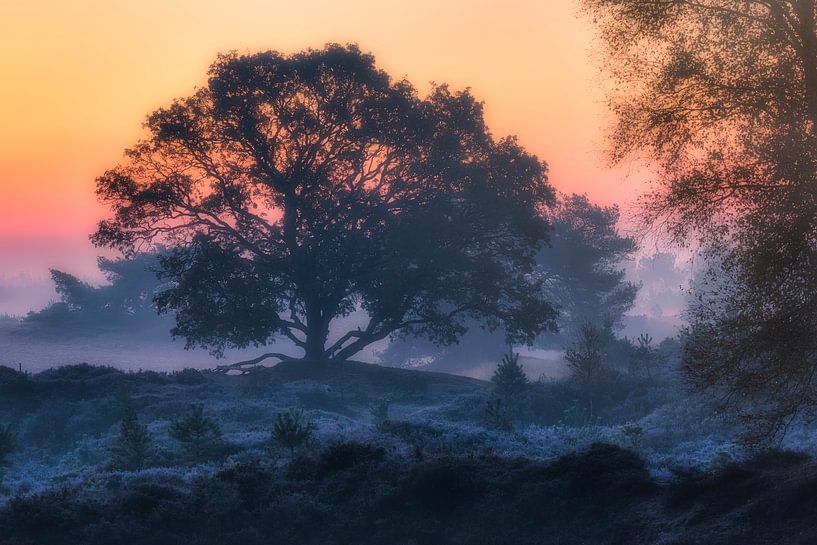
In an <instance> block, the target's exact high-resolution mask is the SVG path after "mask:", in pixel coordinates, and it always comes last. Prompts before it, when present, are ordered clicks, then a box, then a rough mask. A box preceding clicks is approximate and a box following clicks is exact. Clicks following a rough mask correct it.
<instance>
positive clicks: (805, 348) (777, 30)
mask: <svg viewBox="0 0 817 545" xmlns="http://www.w3.org/2000/svg"><path fill="white" fill-rule="evenodd" d="M584 4H585V7H586V9H587V10H588V11H589V12H590V13H591V14H592V15H593V16H594V18H595V19H596V20H597V21H598V23H599V24H600V28H601V31H602V35H603V37H604V39H605V42H606V44H607V46H608V48H607V51H608V53H609V54H610V62H609V63H607V66H608V67H609V69H610V70H611V73H612V74H613V75H614V76H615V78H616V79H617V81H618V82H619V83H620V84H621V85H622V89H623V90H624V89H626V91H625V92H621V93H616V94H615V96H614V97H613V98H612V103H613V107H614V110H615V112H616V113H617V115H618V125H617V128H616V130H615V131H614V133H613V136H612V144H613V146H612V148H613V150H612V151H613V156H614V158H617V159H619V158H622V157H624V156H626V155H628V154H631V153H634V152H636V153H637V152H646V154H647V156H648V157H649V158H650V159H651V160H652V161H653V163H654V164H655V165H656V166H657V167H658V171H659V175H658V183H657V186H656V190H655V191H654V192H653V193H652V194H651V195H649V196H648V198H647V199H646V201H645V204H646V218H647V221H648V223H651V224H652V225H660V226H664V227H667V228H668V232H669V233H670V234H671V235H672V237H673V238H674V240H675V241H676V242H679V243H682V244H689V243H690V242H693V241H694V243H698V244H700V247H702V248H706V251H705V252H703V255H705V256H706V257H707V258H708V259H709V262H710V263H711V264H712V267H713V269H712V273H713V274H712V277H713V283H712V289H705V290H703V291H701V292H700V293H699V295H700V297H699V299H698V302H697V303H696V304H695V305H693V308H692V310H691V314H690V317H691V318H692V321H691V330H690V332H689V333H690V334H689V336H688V338H687V350H686V352H685V361H686V366H687V371H688V373H689V376H690V377H691V378H692V379H693V383H694V384H696V385H697V386H699V387H701V388H713V389H714V390H715V391H719V392H721V393H722V394H723V396H722V398H723V399H724V400H725V401H728V402H730V403H734V404H736V405H739V406H742V407H743V408H744V409H747V408H748V410H749V411H750V413H751V414H748V415H747V416H751V417H753V418H751V420H752V421H753V423H755V424H758V423H760V424H763V425H762V426H761V428H762V429H761V430H759V435H761V436H765V437H773V436H778V435H779V433H780V432H782V431H783V430H785V424H786V423H787V422H791V421H792V419H793V418H795V417H796V416H797V415H798V414H800V411H801V410H802V409H803V408H807V407H809V406H813V405H814V403H815V400H817V397H815V395H814V386H815V383H814V378H815V369H817V358H816V357H815V354H816V353H817V344H816V343H817V341H815V339H817V336H815V335H814V328H815V325H817V292H815V290H814V287H815V286H817V276H816V275H815V270H817V269H815V267H814V263H815V260H816V259H817V242H816V241H817V183H815V182H817V24H815V20H816V19H815V17H817V2H815V1H814V0H698V1H695V2H692V1H688V0H663V1H660V2H655V1H648V0H584ZM624 86H626V87H624ZM793 336H796V337H797V339H796V340H794V339H793ZM760 416H762V417H763V418H760Z"/></svg>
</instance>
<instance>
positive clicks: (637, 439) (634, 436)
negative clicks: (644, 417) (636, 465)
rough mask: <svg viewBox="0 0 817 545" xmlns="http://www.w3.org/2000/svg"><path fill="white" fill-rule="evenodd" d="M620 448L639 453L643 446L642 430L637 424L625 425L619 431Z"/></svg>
mask: <svg viewBox="0 0 817 545" xmlns="http://www.w3.org/2000/svg"><path fill="white" fill-rule="evenodd" d="M619 438H620V441H621V446H622V447H624V448H626V449H629V450H634V451H639V450H641V448H642V447H643V446H644V429H643V428H642V427H641V426H639V425H637V424H625V425H623V426H621V429H620V430H619Z"/></svg>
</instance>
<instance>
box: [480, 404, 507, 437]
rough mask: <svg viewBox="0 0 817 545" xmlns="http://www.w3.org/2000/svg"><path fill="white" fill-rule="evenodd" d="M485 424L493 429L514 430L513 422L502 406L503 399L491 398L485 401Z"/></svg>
mask: <svg viewBox="0 0 817 545" xmlns="http://www.w3.org/2000/svg"><path fill="white" fill-rule="evenodd" d="M484 419H485V426H486V427H487V428H488V429H491V430H499V431H513V424H512V423H511V420H510V418H508V416H507V415H506V414H505V410H504V409H503V408H502V400H501V399H498V398H497V399H489V400H488V401H486V402H485V416H484Z"/></svg>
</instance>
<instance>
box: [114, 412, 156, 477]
mask: <svg viewBox="0 0 817 545" xmlns="http://www.w3.org/2000/svg"><path fill="white" fill-rule="evenodd" d="M151 442H152V441H151V437H150V433H149V432H148V428H147V426H144V425H142V424H140V423H139V419H138V418H137V417H136V411H135V410H133V408H128V409H126V410H125V414H124V416H123V417H122V424H121V426H120V428H119V437H118V438H117V440H116V443H115V444H114V445H113V447H111V465H112V466H113V467H114V468H116V469H125V470H129V471H135V470H137V469H141V468H143V467H144V465H145V462H146V461H147V457H148V453H149V451H150V445H151Z"/></svg>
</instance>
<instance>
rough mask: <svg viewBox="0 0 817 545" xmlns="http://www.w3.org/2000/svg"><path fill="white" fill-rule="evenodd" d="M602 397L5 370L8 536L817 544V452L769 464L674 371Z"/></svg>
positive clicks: (300, 369) (372, 381) (413, 381)
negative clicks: (295, 437) (494, 405)
mask: <svg viewBox="0 0 817 545" xmlns="http://www.w3.org/2000/svg"><path fill="white" fill-rule="evenodd" d="M605 392H606V393H605V394H604V395H603V396H601V397H599V398H598V399H597V400H596V402H595V406H596V410H597V415H596V416H595V417H594V418H593V419H588V418H587V415H586V413H584V412H583V411H582V401H581V400H582V392H581V390H579V389H577V387H576V385H574V384H572V383H571V382H570V381H563V380H562V381H556V380H543V381H539V382H535V383H533V384H532V385H531V386H530V387H529V388H528V389H527V390H526V391H525V392H524V393H522V394H520V395H517V396H514V398H512V399H508V400H506V401H505V402H504V404H503V405H501V410H500V413H499V415H498V416H497V414H492V413H491V412H490V411H487V410H486V407H487V405H488V402H489V401H491V400H493V399H495V398H496V397H497V392H496V391H495V387H494V385H493V384H491V383H490V382H486V381H481V380H476V379H473V378H467V377H461V376H453V375H447V374H442V373H430V372H422V371H413V370H406V369H395V368H388V367H381V366H375V365H369V364H364V363H353V362H350V363H347V364H340V365H333V366H314V365H309V364H303V363H300V362H291V363H284V364H280V365H278V366H275V367H273V368H260V369H258V370H257V371H254V372H250V373H247V374H244V375H239V376H234V375H225V374H221V373H214V372H207V371H205V372H201V371H197V370H192V369H188V370H184V371H180V372H175V373H161V372H155V371H144V372H123V371H120V370H117V369H114V368H111V367H99V366H90V365H71V366H64V367H61V368H57V369H53V370H49V371H44V372H40V373H36V374H25V373H24V374H20V373H17V372H15V371H14V370H12V369H9V368H7V367H0V419H2V420H4V421H9V422H11V423H12V424H13V426H14V428H15V429H16V432H17V443H18V444H19V447H20V448H19V449H18V450H17V451H16V452H15V453H14V454H13V455H12V457H11V462H12V465H11V467H10V468H9V469H8V470H7V471H6V473H5V476H4V479H3V481H2V483H3V484H2V486H1V487H0V505H2V508H1V509H0V543H4V544H5V543H9V544H11V543H14V544H15V545H17V544H21V543H36V544H48V543H54V544H62V543H100V544H101V543H156V542H179V541H181V540H182V539H184V541H185V542H188V543H237V542H241V543H262V542H263V543H270V542H277V543H406V544H408V543H467V542H470V543H554V544H557V543H559V544H571V543H622V544H624V543H633V544H643V543H676V544H682V543H735V544H738V543H740V544H751V543H782V542H786V543H813V542H814V539H815V538H817V536H815V535H814V532H815V530H814V528H813V524H809V523H808V522H806V521H807V519H806V517H810V516H811V515H812V514H814V513H817V496H816V495H814V494H813V492H810V491H811V490H814V489H817V488H815V487H814V480H815V478H816V477H815V475H817V471H816V470H815V466H814V464H813V462H812V461H811V458H810V457H809V456H808V455H807V454H780V453H771V454H769V453H766V454H764V455H763V456H765V457H766V458H763V459H762V460H761V461H758V460H759V459H758V458H756V456H757V455H754V454H753V455H750V454H748V453H746V452H744V451H742V450H741V449H739V448H737V447H736V445H735V444H734V442H733V439H734V430H732V429H730V428H729V427H728V426H726V425H724V423H723V421H721V420H719V419H717V418H716V417H714V416H713V415H712V411H711V407H709V406H708V405H707V404H706V403H705V402H704V401H703V400H698V399H695V398H691V397H689V396H688V394H686V393H685V391H684V389H683V388H681V387H680V385H679V383H678V382H677V377H676V376H675V372H674V371H673V369H672V368H671V366H668V368H667V369H665V370H664V371H663V372H662V374H661V375H660V376H653V377H649V378H645V377H633V376H627V375H624V374H621V375H619V376H617V377H616V378H615V379H613V381H612V382H611V383H610V384H608V385H607V388H606V391H605ZM123 399H127V400H128V403H129V404H131V405H132V407H133V409H134V410H135V411H136V414H137V415H138V418H139V421H140V422H142V423H144V424H146V425H147V427H148V429H149V432H150V434H151V438H152V444H151V451H150V456H149V459H148V460H147V463H146V464H145V465H146V467H144V468H143V469H141V470H139V471H123V470H116V469H114V468H113V467H112V465H111V451H110V449H111V447H112V446H113V445H114V443H115V441H116V438H117V435H118V433H119V429H120V421H121V418H122V406H123ZM196 403H202V404H204V407H205V415H207V416H208V417H210V418H213V419H214V420H216V421H217V422H218V424H219V426H220V428H221V430H222V432H223V442H222V443H221V444H220V445H219V446H218V448H217V449H215V450H214V451H213V452H211V453H210V454H209V455H208V456H207V458H206V459H199V460H191V459H190V458H189V457H187V456H186V455H185V452H184V450H183V449H182V447H181V445H180V444H179V443H178V442H177V441H175V440H174V439H173V438H171V436H170V428H171V425H172V422H173V421H175V420H178V419H181V418H182V417H183V416H184V415H185V414H187V413H188V412H189V410H190V407H191V406H192V405H193V404H196ZM384 406H385V407H386V408H385V413H384V409H383V407H384ZM292 407H298V408H300V409H302V410H303V411H304V412H303V414H304V415H305V417H306V418H308V419H309V420H310V421H311V422H313V423H314V425H315V431H314V436H313V437H312V438H311V439H310V440H309V442H308V443H307V444H305V445H303V446H300V447H298V448H297V449H295V450H294V451H293V452H290V451H288V450H287V449H286V448H284V447H282V446H281V445H279V444H276V443H275V442H274V441H273V440H272V439H271V430H272V426H273V423H274V421H275V418H276V415H277V414H279V413H281V412H282V411H285V410H288V409H289V408H292ZM806 439H807V438H806ZM807 444H808V443H807V442H803V443H802V444H797V443H795V444H790V445H788V446H789V447H794V448H800V449H801V450H802V445H807ZM770 509H771V510H772V511H769V510H770ZM767 513H777V515H768V514H767ZM775 517H776V518H775ZM758 528H762V532H759V531H758ZM798 532H799V533H798ZM784 535H785V536H786V540H785V541H781V539H782V538H781V536H784ZM157 540H158V541H157Z"/></svg>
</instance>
